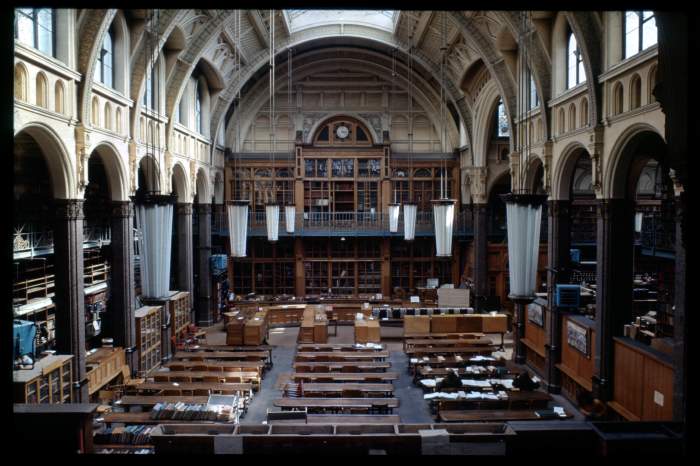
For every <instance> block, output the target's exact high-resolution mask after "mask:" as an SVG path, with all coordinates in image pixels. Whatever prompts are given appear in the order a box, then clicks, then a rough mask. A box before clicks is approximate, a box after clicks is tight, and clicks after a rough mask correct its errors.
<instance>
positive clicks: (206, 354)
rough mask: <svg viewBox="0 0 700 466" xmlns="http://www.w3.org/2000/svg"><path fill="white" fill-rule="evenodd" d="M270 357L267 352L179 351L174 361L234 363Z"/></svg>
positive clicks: (265, 359) (264, 359)
mask: <svg viewBox="0 0 700 466" xmlns="http://www.w3.org/2000/svg"><path fill="white" fill-rule="evenodd" d="M269 357H270V355H269V354H268V352H267V351H178V352H177V353H175V355H174V356H173V360H177V361H184V360H192V359H193V358H204V359H205V360H209V359H219V360H221V359H228V360H234V361H241V360H248V358H251V359H252V358H258V359H260V360H261V361H267V360H268V358H269Z"/></svg>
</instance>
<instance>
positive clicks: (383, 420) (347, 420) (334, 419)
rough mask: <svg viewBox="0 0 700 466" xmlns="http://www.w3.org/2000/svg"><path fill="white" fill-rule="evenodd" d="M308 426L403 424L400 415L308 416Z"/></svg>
mask: <svg viewBox="0 0 700 466" xmlns="http://www.w3.org/2000/svg"><path fill="white" fill-rule="evenodd" d="M299 422H300V421H299V420H298V419H288V420H287V419H275V420H270V421H268V424H298V423H299ZM306 423H307V424H365V425H366V424H401V418H400V417H399V415H398V414H307V415H306Z"/></svg>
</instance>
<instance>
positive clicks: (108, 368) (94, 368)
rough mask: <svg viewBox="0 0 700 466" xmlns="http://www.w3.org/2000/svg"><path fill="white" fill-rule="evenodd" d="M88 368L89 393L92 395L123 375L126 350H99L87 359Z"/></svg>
mask: <svg viewBox="0 0 700 466" xmlns="http://www.w3.org/2000/svg"><path fill="white" fill-rule="evenodd" d="M85 365H86V366H87V379H88V393H89V394H90V395H92V394H93V393H95V392H97V391H98V390H99V389H101V388H102V387H104V386H105V385H106V384H107V383H108V382H110V381H111V380H113V379H114V378H115V377H116V376H118V375H119V374H121V373H123V372H122V371H123V369H124V368H125V367H126V368H127V374H128V367H127V366H126V357H125V354H124V348H98V349H97V351H95V352H94V353H92V354H89V355H88V356H87V357H86V358H85Z"/></svg>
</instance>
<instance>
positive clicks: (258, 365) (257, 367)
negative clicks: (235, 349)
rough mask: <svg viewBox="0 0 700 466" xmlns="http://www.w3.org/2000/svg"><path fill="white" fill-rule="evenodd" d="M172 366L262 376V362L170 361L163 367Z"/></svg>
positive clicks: (263, 364)
mask: <svg viewBox="0 0 700 466" xmlns="http://www.w3.org/2000/svg"><path fill="white" fill-rule="evenodd" d="M173 366H182V367H184V368H185V370H189V369H191V368H193V367H207V370H208V371H209V370H212V369H213V370H216V369H223V370H224V371H228V372H248V371H255V372H257V373H258V374H259V375H262V371H263V368H264V367H265V363H264V362H260V361H231V362H226V361H170V362H168V363H166V364H165V366H164V367H167V368H169V369H170V368H172V367H173Z"/></svg>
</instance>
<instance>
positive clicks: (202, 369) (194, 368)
mask: <svg viewBox="0 0 700 466" xmlns="http://www.w3.org/2000/svg"><path fill="white" fill-rule="evenodd" d="M208 370H209V366H207V365H206V364H202V365H201V366H200V365H199V364H197V365H196V366H192V372H206V371H208Z"/></svg>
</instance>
